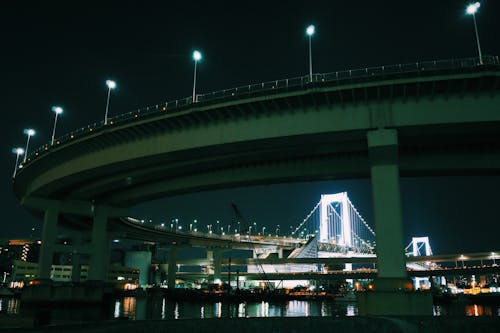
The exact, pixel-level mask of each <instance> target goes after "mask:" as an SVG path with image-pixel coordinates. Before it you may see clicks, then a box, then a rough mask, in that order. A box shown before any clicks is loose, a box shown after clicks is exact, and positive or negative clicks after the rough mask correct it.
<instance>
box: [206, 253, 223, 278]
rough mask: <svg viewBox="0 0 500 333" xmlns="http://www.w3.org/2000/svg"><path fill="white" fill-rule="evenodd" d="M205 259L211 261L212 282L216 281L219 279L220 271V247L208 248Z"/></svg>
mask: <svg viewBox="0 0 500 333" xmlns="http://www.w3.org/2000/svg"><path fill="white" fill-rule="evenodd" d="M207 259H209V260H210V261H211V263H212V267H213V271H212V272H210V273H213V283H218V282H220V281H221V276H222V275H221V272H222V260H221V259H222V249H221V248H210V249H209V250H207Z"/></svg>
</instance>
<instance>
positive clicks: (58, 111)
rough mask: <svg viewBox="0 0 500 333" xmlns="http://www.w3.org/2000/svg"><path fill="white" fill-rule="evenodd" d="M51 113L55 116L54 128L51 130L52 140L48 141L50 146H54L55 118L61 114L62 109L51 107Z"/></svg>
mask: <svg viewBox="0 0 500 333" xmlns="http://www.w3.org/2000/svg"><path fill="white" fill-rule="evenodd" d="M52 111H54V113H55V114H56V115H55V117H54V128H53V129H52V140H51V141H50V145H52V146H53V145H54V137H55V135H56V126H57V116H58V115H59V114H61V113H63V108H62V107H60V106H53V107H52Z"/></svg>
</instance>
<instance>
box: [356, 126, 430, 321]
mask: <svg viewBox="0 0 500 333" xmlns="http://www.w3.org/2000/svg"><path fill="white" fill-rule="evenodd" d="M367 139H368V149H369V157H370V176H371V184H372V199H373V210H374V218H375V231H376V241H377V246H376V252H377V268H378V273H377V278H376V279H375V281H374V290H373V291H369V292H366V293H363V294H362V295H360V296H359V313H360V314H361V315H432V296H431V294H430V293H415V292H413V291H412V289H413V285H412V282H411V280H410V279H409V277H408V274H407V271H406V258H405V254H404V240H403V218H402V208H401V191H400V185H399V162H398V133H397V131H396V130H395V129H377V130H374V131H369V132H367Z"/></svg>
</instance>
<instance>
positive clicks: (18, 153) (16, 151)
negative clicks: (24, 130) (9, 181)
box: [12, 147, 24, 178]
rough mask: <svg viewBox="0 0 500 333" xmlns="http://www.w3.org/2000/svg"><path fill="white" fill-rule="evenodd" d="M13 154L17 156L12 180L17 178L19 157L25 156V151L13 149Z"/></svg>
mask: <svg viewBox="0 0 500 333" xmlns="http://www.w3.org/2000/svg"><path fill="white" fill-rule="evenodd" d="M12 152H13V153H14V154H16V165H15V166H14V174H13V175H12V178H16V174H17V166H18V165H19V156H21V155H22V154H24V149H23V148H20V147H18V148H14V149H12Z"/></svg>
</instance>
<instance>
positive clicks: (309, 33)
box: [306, 24, 316, 82]
mask: <svg viewBox="0 0 500 333" xmlns="http://www.w3.org/2000/svg"><path fill="white" fill-rule="evenodd" d="M315 30H316V29H315V28H314V25H312V24H311V25H310V26H308V27H307V28H306V34H307V36H309V82H312V79H313V63H312V46H311V44H312V41H311V40H312V35H314V32H315Z"/></svg>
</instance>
